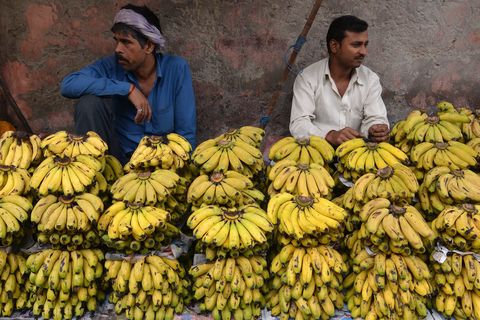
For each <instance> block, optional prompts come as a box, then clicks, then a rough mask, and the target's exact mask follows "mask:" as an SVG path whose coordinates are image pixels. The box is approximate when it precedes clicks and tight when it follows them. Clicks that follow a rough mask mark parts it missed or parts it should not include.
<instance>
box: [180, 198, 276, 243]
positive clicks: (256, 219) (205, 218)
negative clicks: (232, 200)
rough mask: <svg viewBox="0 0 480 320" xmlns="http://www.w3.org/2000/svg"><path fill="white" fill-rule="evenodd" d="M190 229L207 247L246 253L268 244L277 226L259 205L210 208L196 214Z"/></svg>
mask: <svg viewBox="0 0 480 320" xmlns="http://www.w3.org/2000/svg"><path fill="white" fill-rule="evenodd" d="M187 226H188V227H189V228H190V229H192V230H193V235H194V236H195V238H197V239H198V240H201V241H202V242H203V243H205V244H206V245H209V246H212V247H219V248H222V249H225V250H228V251H244V250H247V249H250V248H253V247H255V246H257V245H261V244H264V243H266V242H267V236H268V234H269V233H270V232H272V231H273V225H272V223H271V222H270V220H269V219H268V218H267V214H266V213H265V211H264V210H263V209H262V208H260V207H259V206H258V205H257V204H249V205H244V206H239V207H233V208H226V207H219V206H216V205H208V206H204V207H201V208H200V209H198V210H196V211H194V212H192V214H191V215H190V216H189V217H188V220H187Z"/></svg>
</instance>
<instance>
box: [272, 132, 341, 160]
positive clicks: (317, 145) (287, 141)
mask: <svg viewBox="0 0 480 320" xmlns="http://www.w3.org/2000/svg"><path fill="white" fill-rule="evenodd" d="M334 156H335V150H334V149H333V147H332V146H331V145H330V143H328V142H327V140H325V139H323V138H320V137H317V136H310V137H309V138H298V139H295V138H294V137H286V138H283V139H281V140H279V141H277V142H276V143H275V144H273V145H272V147H271V148H270V151H269V153H268V158H269V159H270V160H273V161H275V162H277V161H280V160H283V159H287V160H292V161H295V162H296V163H302V164H307V165H308V164H312V163H316V164H319V165H321V166H327V165H328V163H330V162H332V161H333V157H334Z"/></svg>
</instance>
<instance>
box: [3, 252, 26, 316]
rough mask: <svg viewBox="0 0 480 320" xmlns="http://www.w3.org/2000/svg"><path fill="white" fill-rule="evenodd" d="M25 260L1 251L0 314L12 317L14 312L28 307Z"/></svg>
mask: <svg viewBox="0 0 480 320" xmlns="http://www.w3.org/2000/svg"><path fill="white" fill-rule="evenodd" d="M25 270H26V267H25V258H24V257H23V256H22V255H21V254H16V253H13V252H10V253H7V252H6V251H3V250H0V280H1V281H0V314H1V316H2V317H10V316H11V315H12V313H13V311H14V310H16V309H18V310H20V309H24V308H26V307H27V299H28V296H27V292H26V291H25V278H24V275H25Z"/></svg>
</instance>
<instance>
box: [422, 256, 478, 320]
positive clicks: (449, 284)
mask: <svg viewBox="0 0 480 320" xmlns="http://www.w3.org/2000/svg"><path fill="white" fill-rule="evenodd" d="M431 262H432V265H433V269H434V274H435V277H434V281H435V284H436V286H437V288H438V289H439V293H438V294H437V296H436V297H435V300H434V307H435V309H437V310H438V311H439V312H441V313H443V314H445V315H446V316H447V317H452V316H454V317H455V319H480V292H479V291H478V290H479V289H480V262H479V261H478V260H477V259H476V258H475V257H474V255H472V254H465V255H462V254H458V253H455V252H452V253H449V255H447V256H446V260H445V261H444V262H443V263H439V262H438V261H435V260H434V259H432V261H431Z"/></svg>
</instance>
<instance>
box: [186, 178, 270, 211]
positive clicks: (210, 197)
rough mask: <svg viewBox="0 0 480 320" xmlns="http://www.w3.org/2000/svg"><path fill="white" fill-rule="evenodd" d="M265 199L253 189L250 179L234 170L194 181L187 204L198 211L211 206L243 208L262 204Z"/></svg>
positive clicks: (188, 193)
mask: <svg viewBox="0 0 480 320" xmlns="http://www.w3.org/2000/svg"><path fill="white" fill-rule="evenodd" d="M264 199H265V196H264V195H263V193H262V192H261V191H260V190H258V189H255V188H254V187H253V182H252V181H251V180H250V179H249V178H247V177H246V176H244V175H243V174H241V173H239V172H236V171H232V170H229V171H225V172H219V171H215V172H213V173H212V174H210V175H208V174H202V175H200V176H198V177H197V178H196V179H195V180H193V182H192V183H191V184H190V186H189V188H188V192H187V202H188V203H192V204H193V205H194V206H195V207H196V209H198V208H199V207H200V206H202V205H210V204H214V205H225V206H228V207H232V206H236V205H237V206H238V205H240V206H241V205H246V204H253V203H260V202H262V201H263V200H264Z"/></svg>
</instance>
